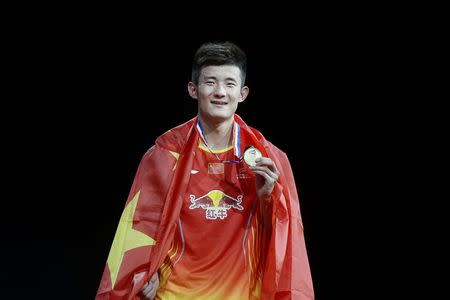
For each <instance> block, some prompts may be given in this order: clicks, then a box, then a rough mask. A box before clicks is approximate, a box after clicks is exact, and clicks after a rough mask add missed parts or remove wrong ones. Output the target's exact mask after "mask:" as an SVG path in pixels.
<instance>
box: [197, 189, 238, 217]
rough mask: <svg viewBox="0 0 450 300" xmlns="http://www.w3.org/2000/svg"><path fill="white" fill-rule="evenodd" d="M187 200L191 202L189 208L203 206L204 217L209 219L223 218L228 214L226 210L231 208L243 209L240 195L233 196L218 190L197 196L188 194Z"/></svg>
mask: <svg viewBox="0 0 450 300" xmlns="http://www.w3.org/2000/svg"><path fill="white" fill-rule="evenodd" d="M189 200H190V201H191V203H192V204H191V205H190V206H189V208H190V209H196V208H200V207H201V208H203V209H204V210H205V216H206V218H207V219H210V220H215V219H218V218H220V219H221V220H223V219H225V218H226V217H227V216H228V214H227V211H228V210H229V209H231V208H234V209H237V210H243V209H244V207H243V206H242V205H241V203H242V195H239V196H237V197H236V198H233V197H231V196H228V195H227V194H225V193H224V192H222V191H219V190H212V191H210V192H208V193H207V194H206V195H203V196H201V197H199V198H195V195H190V196H189Z"/></svg>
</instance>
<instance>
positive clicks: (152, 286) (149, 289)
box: [142, 281, 156, 297]
mask: <svg viewBox="0 0 450 300" xmlns="http://www.w3.org/2000/svg"><path fill="white" fill-rule="evenodd" d="M155 290H156V285H155V284H154V283H152V282H150V281H149V282H148V283H147V285H146V286H144V288H143V289H142V293H143V294H144V295H145V296H146V297H148V296H150V295H151V294H152V293H153V292H154V291H155Z"/></svg>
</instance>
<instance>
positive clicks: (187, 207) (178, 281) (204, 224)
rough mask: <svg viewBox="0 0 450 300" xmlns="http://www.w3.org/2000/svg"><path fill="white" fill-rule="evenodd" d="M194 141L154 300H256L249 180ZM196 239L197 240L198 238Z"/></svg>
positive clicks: (227, 156) (227, 153) (228, 154)
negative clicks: (191, 160) (189, 172)
mask: <svg viewBox="0 0 450 300" xmlns="http://www.w3.org/2000/svg"><path fill="white" fill-rule="evenodd" d="M211 152H212V151H211V150H209V149H208V148H207V147H206V146H205V145H204V144H203V143H201V142H200V140H199V146H198V147H197V148H196V149H195V154H194V161H193V166H192V170H191V177H190V180H189V183H188V187H187V190H186V193H185V195H184V198H183V204H182V207H181V212H180V217H179V220H178V226H177V230H176V233H175V237H174V241H173V243H172V247H171V248H170V250H169V253H168V256H167V258H166V260H165V261H164V264H163V265H162V266H161V268H160V270H159V273H160V287H159V289H158V292H157V296H156V298H157V299H258V298H259V295H260V282H258V275H257V271H256V270H255V266H256V259H257V255H255V254H256V253H257V250H258V242H257V231H258V229H257V228H258V226H257V224H258V222H257V220H256V217H255V208H256V207H255V205H256V203H255V199H256V196H255V195H256V192H255V183H254V180H255V178H254V175H252V173H251V172H249V171H248V168H247V166H246V165H245V164H244V163H243V162H240V163H221V161H224V160H233V157H234V154H233V147H230V148H228V149H224V150H222V151H220V150H219V151H214V153H211ZM199 233H201V234H199Z"/></svg>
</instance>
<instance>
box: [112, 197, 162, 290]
mask: <svg viewBox="0 0 450 300" xmlns="http://www.w3.org/2000/svg"><path fill="white" fill-rule="evenodd" d="M139 194H140V191H139V192H137V193H136V195H135V196H134V197H133V200H131V201H130V202H129V203H128V204H127V206H126V207H125V209H124V210H123V212H122V216H121V217H120V221H119V225H118V227H117V231H116V235H115V236H114V240H113V243H112V246H111V251H110V252H109V256H108V260H107V263H108V267H109V273H110V274H111V286H112V288H114V285H115V284H116V280H117V275H118V273H119V269H120V266H121V264H122V260H123V255H124V253H125V252H126V251H128V250H130V249H135V248H138V247H142V246H150V245H154V244H156V241H155V240H154V239H152V238H151V237H149V236H148V235H146V234H144V233H142V232H140V231H137V230H135V229H133V216H134V212H135V210H136V206H137V202H138V199H139Z"/></svg>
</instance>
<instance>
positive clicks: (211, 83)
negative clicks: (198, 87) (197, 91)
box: [205, 80, 214, 85]
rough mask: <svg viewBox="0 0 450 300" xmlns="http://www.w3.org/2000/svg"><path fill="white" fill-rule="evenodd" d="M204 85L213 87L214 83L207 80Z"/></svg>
mask: <svg viewBox="0 0 450 300" xmlns="http://www.w3.org/2000/svg"><path fill="white" fill-rule="evenodd" d="M205 84H207V85H213V84H214V81H212V80H208V81H206V82H205Z"/></svg>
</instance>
